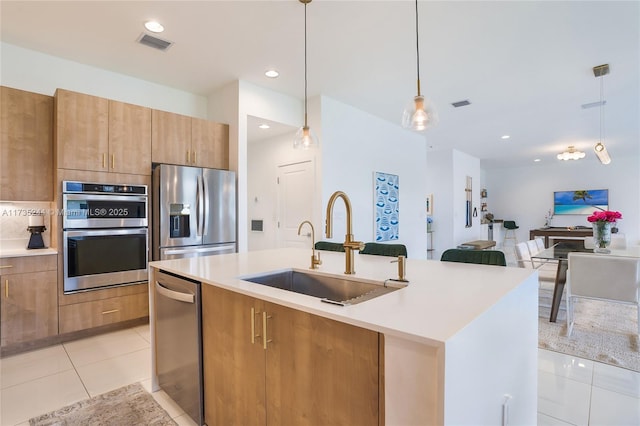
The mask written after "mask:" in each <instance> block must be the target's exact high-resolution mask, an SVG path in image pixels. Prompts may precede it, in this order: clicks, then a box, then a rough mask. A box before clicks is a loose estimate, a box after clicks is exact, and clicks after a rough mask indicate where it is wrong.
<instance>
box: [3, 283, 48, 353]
mask: <svg viewBox="0 0 640 426" xmlns="http://www.w3.org/2000/svg"><path fill="white" fill-rule="evenodd" d="M0 279H1V280H2V281H1V282H2V296H1V300H2V306H1V308H0V310H1V317H2V326H1V328H2V330H1V332H2V339H1V343H0V344H1V345H2V346H6V345H10V344H13V343H20V342H26V341H29V340H35V339H40V338H43V337H48V336H53V335H56V334H57V333H58V300H57V294H58V286H57V285H56V280H57V272H56V271H44V272H33V273H29V274H14V275H3V276H2V277H0Z"/></svg>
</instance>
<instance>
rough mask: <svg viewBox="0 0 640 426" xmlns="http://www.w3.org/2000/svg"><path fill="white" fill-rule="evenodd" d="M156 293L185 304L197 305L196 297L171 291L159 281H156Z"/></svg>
mask: <svg viewBox="0 0 640 426" xmlns="http://www.w3.org/2000/svg"><path fill="white" fill-rule="evenodd" d="M156 291H157V292H158V294H161V295H162V296H164V297H168V298H169V299H173V300H177V301H179V302H185V303H195V302H196V296H195V295H193V294H191V293H181V292H179V291H174V290H169V289H168V288H166V287H165V286H163V285H162V284H160V283H159V282H158V281H156Z"/></svg>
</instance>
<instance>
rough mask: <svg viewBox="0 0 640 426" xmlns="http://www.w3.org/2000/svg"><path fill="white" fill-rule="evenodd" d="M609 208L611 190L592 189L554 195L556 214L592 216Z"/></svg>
mask: <svg viewBox="0 0 640 426" xmlns="http://www.w3.org/2000/svg"><path fill="white" fill-rule="evenodd" d="M608 208H609V190H607V189H592V190H588V191H587V190H579V191H557V192H554V193H553V213H554V214H576V215H583V214H586V215H590V214H592V213H593V212H595V211H597V210H606V209H608Z"/></svg>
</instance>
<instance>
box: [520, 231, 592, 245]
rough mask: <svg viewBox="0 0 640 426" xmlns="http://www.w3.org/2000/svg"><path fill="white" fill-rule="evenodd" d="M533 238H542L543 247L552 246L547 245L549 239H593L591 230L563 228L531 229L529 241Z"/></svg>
mask: <svg viewBox="0 0 640 426" xmlns="http://www.w3.org/2000/svg"><path fill="white" fill-rule="evenodd" d="M535 237H544V246H545V247H550V246H551V245H552V244H549V237H569V238H584V237H593V229H592V228H580V229H575V228H574V229H570V228H567V227H563V228H560V227H558V228H553V227H551V228H540V229H532V230H530V231H529V239H530V240H533V239H535Z"/></svg>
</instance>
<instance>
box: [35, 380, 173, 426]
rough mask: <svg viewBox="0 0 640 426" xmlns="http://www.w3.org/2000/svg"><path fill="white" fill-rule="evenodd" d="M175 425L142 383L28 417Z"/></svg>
mask: <svg viewBox="0 0 640 426" xmlns="http://www.w3.org/2000/svg"><path fill="white" fill-rule="evenodd" d="M176 424H177V423H176V422H174V421H173V419H172V418H171V417H170V416H169V414H167V412H166V411H164V409H163V408H162V407H160V405H158V403H157V402H156V400H155V399H153V397H152V396H151V395H150V394H149V393H148V392H147V391H145V390H144V388H143V387H142V386H141V385H140V384H139V383H134V384H132V385H129V386H125V387H122V388H120V389H116V390H113V391H111V392H107V393H104V394H102V395H98V396H96V397H93V398H89V399H85V400H84V401H80V402H76V403H75V404H72V405H69V406H67V407H64V408H60V409H59V410H55V411H52V412H51V413H48V414H44V415H42V416H38V417H34V418H32V419H30V420H29V425H31V426H53V425H56V426H72V425H73V426H77V425H91V426H123V425H154V426H164V425H176Z"/></svg>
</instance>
